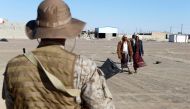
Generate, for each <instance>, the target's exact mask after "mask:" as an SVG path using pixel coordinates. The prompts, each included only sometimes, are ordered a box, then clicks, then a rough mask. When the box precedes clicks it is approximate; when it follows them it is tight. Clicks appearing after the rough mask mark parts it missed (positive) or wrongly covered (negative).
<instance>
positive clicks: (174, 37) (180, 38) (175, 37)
mask: <svg viewBox="0 0 190 109" xmlns="http://www.w3.org/2000/svg"><path fill="white" fill-rule="evenodd" d="M188 37H189V36H188V35H184V34H171V35H169V42H181V43H188Z"/></svg>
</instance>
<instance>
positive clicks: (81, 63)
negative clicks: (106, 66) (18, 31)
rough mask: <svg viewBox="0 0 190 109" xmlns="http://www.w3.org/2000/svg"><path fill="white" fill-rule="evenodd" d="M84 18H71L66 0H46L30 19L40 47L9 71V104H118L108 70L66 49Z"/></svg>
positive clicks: (79, 107) (27, 108)
mask: <svg viewBox="0 0 190 109" xmlns="http://www.w3.org/2000/svg"><path fill="white" fill-rule="evenodd" d="M84 26H85V23H84V22H82V21H79V20H77V19H74V18H71V13H70V9H69V7H68V6H67V4H65V3H64V2H63V1H62V0H44V1H43V2H42V3H41V4H40V5H39V7H38V17H37V20H32V21H29V22H28V23H27V24H26V33H27V36H28V37H29V38H30V39H38V38H40V39H41V41H40V43H39V46H38V48H37V49H35V50H34V51H32V52H29V53H27V54H24V55H19V56H17V57H15V58H13V59H12V60H10V61H9V63H8V65H7V67H6V71H5V73H4V85H3V99H5V101H6V105H7V109H115V106H114V104H113V102H112V95H111V93H110V91H109V89H108V87H107V85H106V82H105V78H104V75H103V73H102V71H101V70H100V69H98V68H97V66H96V64H95V63H94V62H93V61H91V60H89V59H87V58H85V57H83V56H78V55H76V54H73V53H70V52H69V51H67V50H65V49H64V45H65V41H66V39H68V38H73V37H74V36H78V34H79V33H80V32H81V31H82V29H83V28H84Z"/></svg>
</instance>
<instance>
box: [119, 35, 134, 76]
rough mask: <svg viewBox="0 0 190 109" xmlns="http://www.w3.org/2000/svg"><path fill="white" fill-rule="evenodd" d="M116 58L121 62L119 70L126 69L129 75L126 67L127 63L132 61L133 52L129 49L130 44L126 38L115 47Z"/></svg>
mask: <svg viewBox="0 0 190 109" xmlns="http://www.w3.org/2000/svg"><path fill="white" fill-rule="evenodd" d="M117 54H118V58H119V59H120V60H121V69H122V71H123V69H124V68H128V71H129V74H132V72H131V71H130V69H129V67H128V62H129V61H131V59H132V56H133V55H132V54H133V50H132V47H131V42H130V40H128V38H127V36H126V35H124V36H123V37H122V41H119V42H118V45H117Z"/></svg>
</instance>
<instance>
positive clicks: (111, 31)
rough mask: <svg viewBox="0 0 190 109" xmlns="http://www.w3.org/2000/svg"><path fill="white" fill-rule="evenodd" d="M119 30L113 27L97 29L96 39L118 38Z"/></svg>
mask: <svg viewBox="0 0 190 109" xmlns="http://www.w3.org/2000/svg"><path fill="white" fill-rule="evenodd" d="M117 35H118V29H117V28H113V27H102V28H95V37H96V38H111V37H117Z"/></svg>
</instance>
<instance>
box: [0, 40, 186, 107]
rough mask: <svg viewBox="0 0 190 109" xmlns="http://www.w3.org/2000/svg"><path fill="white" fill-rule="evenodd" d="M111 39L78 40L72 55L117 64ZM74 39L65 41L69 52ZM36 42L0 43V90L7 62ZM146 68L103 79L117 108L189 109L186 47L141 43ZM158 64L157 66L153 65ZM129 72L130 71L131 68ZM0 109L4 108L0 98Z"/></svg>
mask: <svg viewBox="0 0 190 109" xmlns="http://www.w3.org/2000/svg"><path fill="white" fill-rule="evenodd" d="M117 42H118V39H114V40H89V41H87V40H81V39H78V40H77V43H76V47H75V50H74V52H75V53H78V54H82V55H85V56H87V57H89V58H91V59H93V60H94V61H96V63H97V65H98V66H101V65H102V64H103V62H104V61H105V60H106V59H107V58H111V59H112V60H113V61H115V62H119V60H118V59H117V56H116V45H117ZM73 45H74V40H71V41H68V43H67V46H66V49H68V50H71V48H72V46H73ZM36 46H37V41H29V40H10V41H9V42H8V43H5V42H0V73H1V76H0V89H2V82H3V72H4V68H5V66H6V63H7V62H8V60H10V59H11V58H12V57H14V56H16V55H18V54H22V48H23V47H25V48H26V50H27V51H29V50H32V49H34V48H35V47H36ZM144 49H145V55H144V60H145V61H146V64H147V66H146V67H144V68H140V69H139V71H138V73H137V74H132V75H128V73H127V72H126V73H119V74H117V75H115V76H114V77H112V78H110V79H108V80H107V83H108V86H109V88H110V90H111V92H112V94H113V98H114V102H115V105H116V108H117V109H190V44H179V43H168V42H153V41H144ZM156 61H160V62H161V63H160V64H154V63H155V62H156ZM131 69H132V68H131ZM0 92H1V91H0ZM0 108H1V109H5V105H4V101H3V100H2V99H0Z"/></svg>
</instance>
